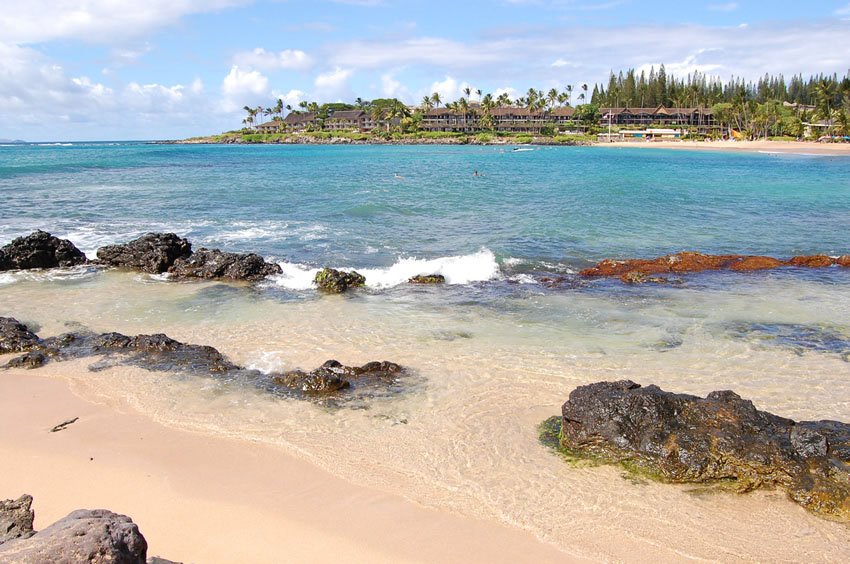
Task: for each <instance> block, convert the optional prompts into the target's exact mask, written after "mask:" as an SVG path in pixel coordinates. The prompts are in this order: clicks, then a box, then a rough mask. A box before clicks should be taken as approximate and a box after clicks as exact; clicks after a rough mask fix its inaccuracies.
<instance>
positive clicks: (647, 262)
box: [580, 251, 850, 283]
mask: <svg viewBox="0 0 850 564" xmlns="http://www.w3.org/2000/svg"><path fill="white" fill-rule="evenodd" d="M833 265H839V266H850V256H847V255H845V256H842V257H839V258H832V257H829V256H826V255H813V256H798V257H792V258H790V259H788V260H781V259H777V258H773V257H766V256H758V255H706V254H703V253H695V252H690V251H686V252H681V253H675V254H672V255H665V256H663V257H658V258H654V259H627V260H615V259H605V260H603V261H601V262H599V263H598V264H596V265H595V266H592V267H590V268H586V269H584V270H582V271H581V273H580V275H581V276H586V277H603V276H604V277H613V276H618V277H620V278H621V279H622V280H623V281H624V282H632V283H633V282H634V280H637V278H631V279H630V278H629V276H630V275H634V277H638V276H649V275H653V274H679V273H685V272H703V271H706V270H733V271H737V272H747V271H755V270H770V269H774V268H779V267H782V266H793V267H798V268H824V267H827V266H833ZM650 281H655V280H650Z"/></svg>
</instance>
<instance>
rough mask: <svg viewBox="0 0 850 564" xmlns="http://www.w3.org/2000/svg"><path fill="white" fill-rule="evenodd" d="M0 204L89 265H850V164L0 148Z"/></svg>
mask: <svg viewBox="0 0 850 564" xmlns="http://www.w3.org/2000/svg"><path fill="white" fill-rule="evenodd" d="M475 170H477V171H479V173H480V174H482V175H483V176H480V177H473V171H475ZM396 175H398V176H400V177H402V178H397V177H396ZM0 193H2V194H3V199H4V205H3V206H2V209H0V240H8V239H10V238H12V237H13V236H17V235H21V234H25V233H28V232H29V231H31V230H33V229H35V228H42V229H46V230H49V231H51V232H53V233H55V234H57V235H62V236H70V237H72V239H74V240H75V241H77V242H78V245H80V246H81V247H83V248H85V250H86V251H87V252H90V253H91V252H93V251H94V249H95V248H96V247H98V246H100V245H102V244H106V243H114V242H119V241H123V240H127V239H128V238H129V237H132V236H135V235H138V234H141V233H143V232H145V231H149V230H174V231H177V232H178V233H180V234H182V235H186V236H188V237H189V238H190V239H192V240H193V241H196V242H197V243H198V244H204V245H214V246H219V247H222V248H227V249H231V250H239V251H254V252H257V253H260V254H262V255H265V256H268V257H274V258H277V259H278V260H288V261H290V262H294V263H303V264H309V265H326V264H327V265H337V266H350V267H358V268H370V267H387V266H389V265H392V264H393V263H395V262H396V261H397V260H398V259H399V258H400V257H412V256H413V257H418V258H436V257H445V256H455V255H468V254H470V253H475V252H477V251H480V250H481V249H489V250H490V251H492V253H494V254H495V256H496V257H497V260H499V261H500V263H502V264H503V265H504V261H505V259H508V258H513V259H519V260H520V261H521V263H526V266H527V268H529V269H540V270H545V269H546V268H545V265H547V264H548V265H560V266H568V267H577V266H585V265H586V264H589V263H590V262H595V261H598V260H600V259H602V258H605V257H610V256H623V257H632V256H655V255H660V254H665V253H668V252H674V251H679V250H686V249H687V250H691V249H692V250H700V251H703V252H741V253H763V254H771V255H776V256H788V255H794V254H804V253H805V254H810V253H827V254H841V253H845V252H847V251H848V249H850V231H848V229H847V225H848V223H850V159H848V158H846V157H824V156H819V157H815V156H805V155H789V156H777V155H766V154H721V153H700V152H686V151H681V152H680V151H646V150H642V149H606V148H573V147H540V148H536V149H535V150H533V151H523V152H512V151H510V148H507V149H505V148H500V147H448V146H418V147H408V146H404V147H397V146H185V145H184V146H174V145H146V144H80V145H72V146H33V145H26V146H13V147H0ZM521 263H520V264H521ZM517 264H518V261H509V265H517Z"/></svg>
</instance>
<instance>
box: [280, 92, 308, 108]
mask: <svg viewBox="0 0 850 564" xmlns="http://www.w3.org/2000/svg"><path fill="white" fill-rule="evenodd" d="M272 96H273V97H274V99H275V100H278V99H280V100H283V105H284V106H292V107H293V108H295V107H297V106H298V103H299V102H301V101H302V100H306V99H307V93H306V92H304V91H302V90H297V89H294V88H293V89H292V90H290V91H289V92H272Z"/></svg>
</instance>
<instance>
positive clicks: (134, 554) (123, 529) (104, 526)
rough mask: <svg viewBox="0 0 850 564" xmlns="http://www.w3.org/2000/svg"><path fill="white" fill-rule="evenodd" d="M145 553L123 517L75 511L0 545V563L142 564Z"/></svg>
mask: <svg viewBox="0 0 850 564" xmlns="http://www.w3.org/2000/svg"><path fill="white" fill-rule="evenodd" d="M31 501H32V498H30V502H31ZM147 551H148V543H147V541H145V537H144V536H142V533H141V532H139V528H138V527H137V526H136V524H135V523H133V520H132V519H130V518H129V517H127V516H126V515H118V514H117V513H113V512H111V511H107V510H105V509H93V510H91V509H79V510H77V511H74V512H72V513H71V514H69V515H68V516H67V517H65V518H63V519H60V520H59V521H57V522H55V523H53V524H52V525H50V526H49V527H47V528H46V529H44V530H42V531H39V532H38V533H35V534H34V535H31V536H29V537H28V538H19V539H16V540H11V541H9V542H6V543H4V544H2V545H0V561H2V562H33V563H42V562H44V563H47V562H68V563H71V562H86V563H89V564H106V563H109V564H145V561H146V557H147Z"/></svg>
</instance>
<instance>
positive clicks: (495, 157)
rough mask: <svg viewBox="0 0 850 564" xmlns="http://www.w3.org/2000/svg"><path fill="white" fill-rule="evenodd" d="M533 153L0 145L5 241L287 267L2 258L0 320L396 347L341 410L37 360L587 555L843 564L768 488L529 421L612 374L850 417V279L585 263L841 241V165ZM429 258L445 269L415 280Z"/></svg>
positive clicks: (817, 248)
mask: <svg viewBox="0 0 850 564" xmlns="http://www.w3.org/2000/svg"><path fill="white" fill-rule="evenodd" d="M532 149H533V150H528V151H518V152H515V151H513V150H512V147H510V146H504V147H502V146H439V145H429V146H272V145H262V146H204V145H155V144H145V143H129V142H128V143H73V144H44V145H15V146H3V147H0V194H2V196H3V205H2V206H0V220H1V221H0V244H5V242H8V241H10V240H11V239H12V238H14V237H17V236H21V235H26V234H28V233H30V232H31V231H33V230H35V229H44V230H46V231H49V232H51V233H52V234H54V235H56V236H59V237H62V238H69V239H71V240H72V241H73V242H74V243H75V244H76V245H77V246H78V247H80V248H81V249H82V250H83V251H84V252H86V254H87V255H88V256H89V257H91V258H94V256H95V252H96V250H97V248H98V247H100V246H103V245H106V244H113V243H120V242H126V241H128V240H130V239H133V238H135V237H137V236H139V235H141V234H143V233H145V232H149V231H173V232H176V233H177V234H179V235H181V236H184V237H187V238H189V239H190V241H191V242H192V243H193V246H194V247H195V248H198V247H202V246H206V247H218V248H221V249H223V250H227V251H236V252H255V253H258V254H260V255H262V256H264V257H265V258H266V259H267V260H273V261H275V262H278V263H280V264H281V266H282V268H283V274H282V275H280V276H273V277H270V278H268V279H266V280H265V281H263V282H260V283H258V284H255V285H250V286H249V285H244V284H226V283H219V282H175V281H171V280H168V279H167V278H164V277H161V276H150V275H145V274H139V273H127V272H119V271H103V270H100V269H97V268H91V267H80V268H74V269H60V270H55V271H47V272H24V273H11V272H5V273H0V315H6V316H14V317H17V318H18V319H20V320H21V321H24V322H26V323H28V324H31V325H32V326H33V327H35V328H37V329H38V330H39V331H40V334H41V335H42V336H46V335H53V334H58V333H61V332H63V331H67V330H69V329H68V328H69V327H70V328H77V327H80V326H83V327H87V328H90V329H92V330H96V331H120V332H123V333H128V334H135V333H156V332H164V333H167V334H168V335H169V336H171V337H174V338H177V339H179V340H182V341H187V342H192V343H199V344H208V345H212V346H215V347H216V348H218V349H219V350H221V351H222V352H223V353H224V354H226V355H227V356H228V357H230V358H231V359H232V360H234V361H235V362H238V363H240V364H242V365H245V366H249V367H252V368H256V369H259V370H262V371H279V370H287V369H293V368H304V369H311V368H314V367H316V366H318V365H319V364H321V363H322V362H324V361H325V360H328V359H332V358H333V359H337V360H340V361H342V362H343V363H345V364H362V363H365V362H367V361H370V360H392V361H395V362H398V363H401V364H403V365H405V366H407V367H409V368H410V369H411V371H412V373H413V375H414V376H413V378H412V382H411V383H410V385H409V387H408V388H407V389H405V390H403V391H401V392H399V393H398V394H395V395H391V396H387V397H377V398H373V399H372V400H366V401H363V402H357V403H355V404H351V405H347V406H343V407H337V408H334V407H329V406H327V405H320V404H315V403H310V402H305V401H300V400H296V399H291V398H281V397H276V396H271V395H269V394H267V393H264V392H263V391H261V390H257V389H255V388H253V387H251V386H248V385H245V383H243V382H239V381H227V380H216V379H210V378H201V377H197V376H191V375H185V374H182V375H174V374H160V373H146V374H144V375H142V376H140V373H139V371H137V370H133V371H122V369H121V368H112V369H109V370H104V371H98V372H92V371H89V370H87V368H86V366H85V364H80V363H73V364H65V365H63V364H61V363H55V364H51V365H48V366H47V367H45V368H43V369H40V372H43V373H45V374H50V375H54V376H55V377H57V378H66V379H69V380H71V381H72V383H73V385H74V388H75V390H76V391H77V392H78V393H80V394H81V395H83V396H84V397H87V398H90V399H94V400H96V401H97V400H101V401H103V400H104V398H107V399H108V398H121V400H122V401H126V402H128V403H129V404H130V405H132V406H134V408H135V409H138V410H139V411H141V412H142V413H145V414H148V415H150V416H151V417H153V418H155V419H156V420H157V421H160V422H162V423H163V424H165V425H169V426H174V427H179V428H185V429H192V430H195V431H198V432H203V433H212V434H216V435H222V436H228V437H234V438H237V439H243V440H247V441H259V442H264V443H269V444H275V445H279V446H280V447H281V448H284V449H286V450H288V451H289V452H291V453H293V454H294V455H296V456H299V457H302V458H305V459H307V460H309V461H311V462H313V463H315V464H317V465H319V466H321V467H323V468H325V469H328V470H329V471H331V472H333V473H335V474H337V475H340V476H342V477H344V478H346V479H348V480H351V481H353V482H355V483H362V484H366V485H370V486H374V487H378V488H381V489H384V490H386V491H390V492H393V493H398V494H401V495H404V496H405V497H407V498H409V499H411V500H413V501H416V502H417V503H420V504H423V505H426V506H429V507H434V508H438V509H443V510H449V511H455V512H458V513H461V514H464V515H470V516H475V517H480V518H484V519H491V520H497V521H500V522H503V523H506V524H509V525H511V526H516V527H520V528H523V529H527V530H529V531H531V532H533V533H534V534H535V535H537V536H538V537H539V538H541V539H543V540H545V541H546V542H550V543H553V544H555V545H556V546H559V547H561V548H563V549H565V550H569V551H571V552H572V553H574V554H578V555H584V556H590V557H601V558H612V559H628V555H629V554H630V551H633V550H640V549H641V548H643V549H646V548H647V547H651V549H652V550H653V551H655V554H657V555H658V557H659V558H661V559H662V560H664V559H683V558H704V559H709V560H711V559H721V560H731V559H744V560H771V559H789V560H798V559H799V560H804V559H805V560H810V561H811V560H823V561H841V560H846V558H847V556H848V551H847V546H850V533H848V531H847V529H846V527H845V526H843V525H838V524H836V523H832V522H829V521H827V520H825V519H821V518H818V517H816V516H813V515H810V514H807V513H805V511H803V510H802V509H800V508H799V506H797V505H795V504H793V503H792V502H790V501H788V500H787V499H785V497H784V496H783V494H781V493H780V492H759V493H756V494H751V495H746V496H736V495H731V494H718V495H703V494H700V493H694V491H693V489H692V488H690V489H689V488H688V487H685V486H673V485H665V484H655V483H646V482H641V481H639V480H638V481H635V480H632V479H627V478H624V477H623V476H622V475H621V474H622V472H621V471H619V470H617V469H615V468H610V467H592V466H580V467H576V466H575V465H570V464H567V463H565V462H564V461H563V460H561V459H560V458H558V457H557V456H555V455H554V454H553V453H552V452H550V451H548V450H547V449H546V448H545V447H543V446H542V445H540V444H539V443H538V441H537V424H538V423H540V422H541V421H542V420H543V419H545V418H546V417H548V416H550V415H557V414H558V413H559V411H560V405H561V404H562V403H563V402H564V401H565V400H566V398H567V396H568V395H569V392H570V391H571V390H572V389H573V388H575V387H576V386H577V385H581V384H586V383H590V382H595V381H600V380H620V379H631V380H634V381H636V382H639V383H642V384H645V385H646V384H658V385H659V386H661V387H662V388H664V389H667V390H671V391H676V392H687V393H693V394H700V395H704V394H707V393H708V392H710V391H712V390H716V389H732V390H735V391H736V392H738V393H739V394H740V395H741V396H743V397H746V398H749V399H752V400H753V401H754V402H755V404H756V406H757V407H759V408H760V409H765V410H768V411H771V412H773V413H776V414H778V415H782V416H786V417H791V418H794V419H837V420H843V421H850V269H846V268H840V267H831V268H825V269H809V270H803V269H793V268H784V269H777V270H772V271H764V272H754V273H730V272H712V273H702V274H692V275H684V276H681V277H680V278H682V284H678V285H662V286H659V285H651V284H647V285H639V286H627V285H624V284H623V283H621V282H620V281H619V280H617V279H613V280H587V279H583V278H581V277H579V276H578V272H579V271H580V270H581V269H583V268H586V267H588V266H591V265H592V264H594V263H596V262H598V261H599V260H602V259H604V258H609V257H613V258H632V257H655V256H660V255H664V254H667V253H672V252H677V251H682V250H695V251H701V252H706V253H753V254H765V255H772V256H776V257H790V256H793V255H801V254H827V255H842V254H848V253H850V229H848V226H850V158H847V157H834V156H812V155H778V154H755V153H753V154H744V153H723V152H697V151H666V150H651V151H650V150H645V149H621V148H600V147H533V148H532ZM476 171H477V173H478V175H477V176H476V175H474V173H475V172H476ZM324 266H330V267H335V268H353V269H356V270H357V271H359V272H361V273H362V274H364V275H365V276H366V280H367V287H366V288H364V289H361V290H356V291H354V292H352V293H349V294H346V295H343V296H325V295H320V294H319V293H318V292H317V291H316V290H315V289H314V288H313V286H312V283H311V281H312V277H313V274H314V273H315V271H316V270H317V269H319V268H321V267H324ZM432 273H438V274H443V275H444V276H445V277H446V282H447V283H446V284H445V285H440V286H427V287H423V286H413V285H410V284H407V283H406V281H407V279H408V278H409V277H411V276H413V275H416V274H432ZM555 277H557V278H558V284H555V285H552V284H549V283H546V282H545V279H546V278H550V279H551V278H555ZM612 537H613V538H617V539H618V540H617V542H616V543H614V544H612V543H611V541H610V540H609V539H610V538H612ZM754 538H758V539H759V542H758V543H753V539H754ZM836 539H839V540H840V542H839V541H836ZM841 539H843V540H841ZM845 541H848V542H845Z"/></svg>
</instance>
